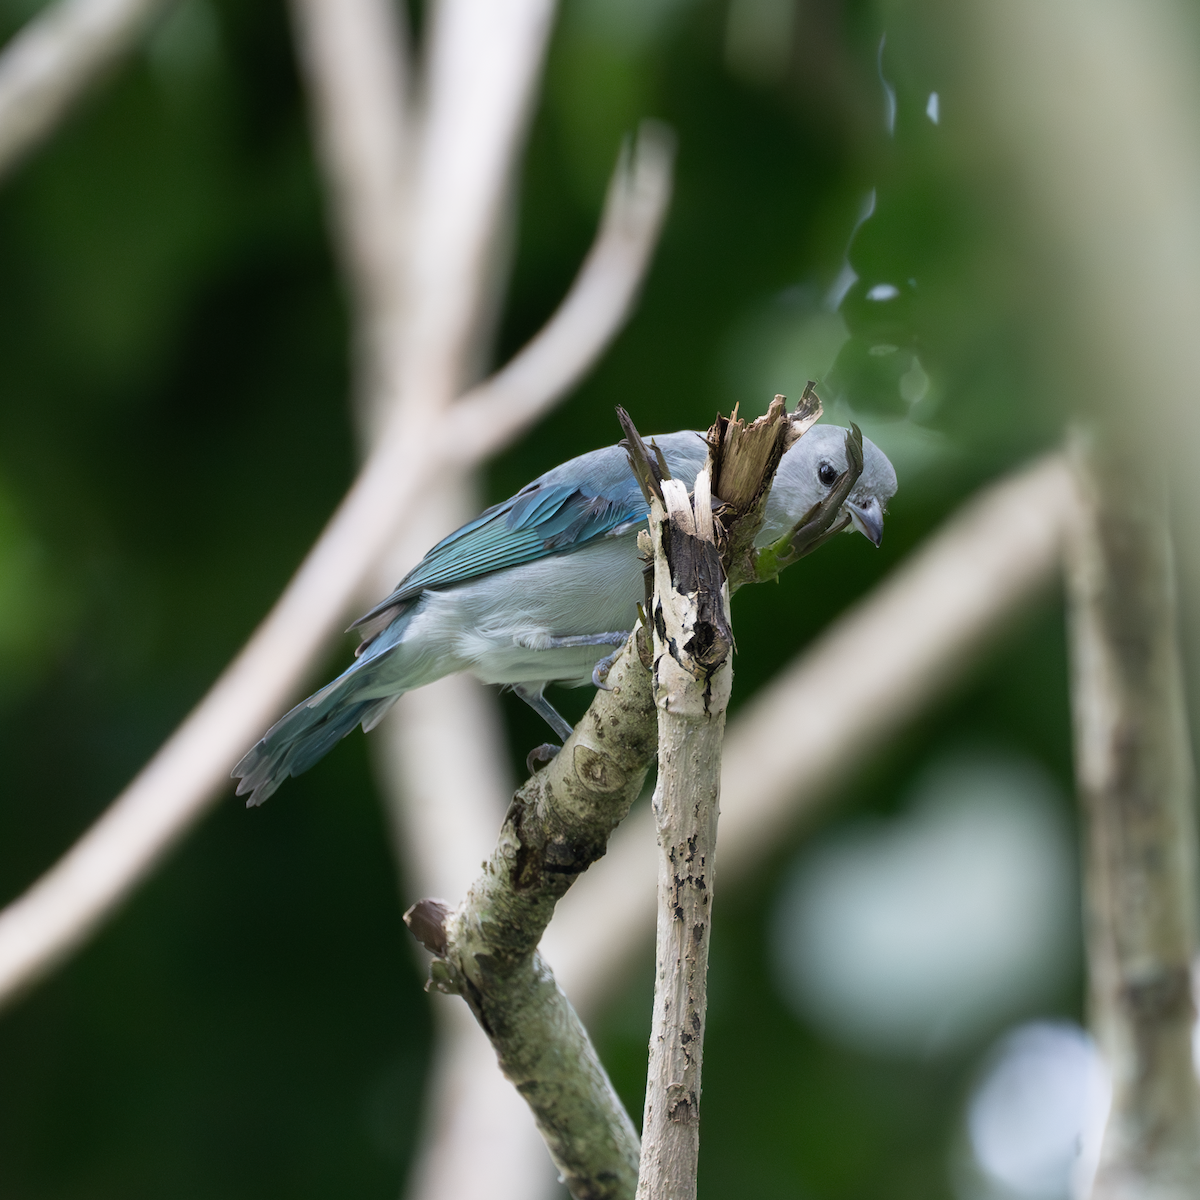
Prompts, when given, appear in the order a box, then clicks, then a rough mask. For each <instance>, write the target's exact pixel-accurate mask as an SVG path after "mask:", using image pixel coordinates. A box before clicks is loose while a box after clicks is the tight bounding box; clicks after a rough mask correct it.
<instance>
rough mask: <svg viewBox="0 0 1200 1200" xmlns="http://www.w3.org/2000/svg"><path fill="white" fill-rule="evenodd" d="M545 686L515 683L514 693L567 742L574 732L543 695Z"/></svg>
mask: <svg viewBox="0 0 1200 1200" xmlns="http://www.w3.org/2000/svg"><path fill="white" fill-rule="evenodd" d="M545 686H546V685H545V684H544V683H542V684H538V685H537V686H534V685H533V684H529V683H514V684H513V691H514V692H516V694H517V695H518V696H520V697H521V699H522V700H524V701H525V703H526V704H528V705H529V707H530V708H532V709H533V711H534V712H535V713H537V715H538V716H539V717H541V718H542V720H543V721H545V722H546V724H547V725H549V726H550V728H551V729H553V730H554V732H555V733H557V734H558V736H559V737H560V738H562V740H563V741H564V742H565V741H566V740H567V738H569V737H570V736H571V734H572V732H573V730H572V728H571V726H570V725H568V724H567V722H566V720H565V719H564V718H563V717H562V716H561V714H560V713H559V712H558V711H557V710H556V709H555V707H554V705H553V704H551V703H550V701H549V700H547V699H546V697H545V696H543V695H542V689H543V688H544V687H545Z"/></svg>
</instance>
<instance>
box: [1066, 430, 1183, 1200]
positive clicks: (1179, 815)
mask: <svg viewBox="0 0 1200 1200" xmlns="http://www.w3.org/2000/svg"><path fill="white" fill-rule="evenodd" d="M1075 450H1076V453H1075V466H1076V472H1077V478H1078V483H1079V489H1080V501H1081V503H1080V506H1079V516H1078V519H1077V521H1076V522H1075V524H1074V529H1073V530H1072V535H1071V537H1070V538H1069V539H1068V543H1067V548H1068V553H1067V563H1068V573H1067V574H1068V584H1069V599H1070V607H1069V615H1070V632H1071V650H1072V659H1073V662H1072V701H1073V708H1074V717H1075V740H1076V774H1077V777H1078V785H1079V791H1080V797H1081V800H1082V803H1083V809H1084V818H1085V822H1086V828H1087V834H1086V845H1085V854H1084V858H1085V870H1086V888H1085V898H1086V912H1087V949H1088V971H1089V977H1090V993H1091V1010H1092V1022H1093V1026H1094V1028H1095V1030H1096V1033H1097V1036H1098V1038H1099V1041H1100V1045H1101V1049H1102V1051H1103V1053H1104V1056H1105V1058H1106V1060H1107V1062H1108V1065H1109V1069H1110V1070H1111V1072H1112V1076H1113V1106H1112V1113H1111V1115H1110V1117H1109V1121H1108V1127H1107V1130H1106V1132H1105V1136H1104V1142H1103V1145H1102V1149H1101V1158H1100V1165H1099V1171H1098V1174H1097V1178H1096V1184H1095V1190H1094V1192H1093V1196H1094V1197H1095V1198H1096V1200H1135V1198H1136V1200H1183V1197H1192V1196H1195V1195H1196V1189H1197V1181H1198V1180H1200V1089H1198V1088H1197V1082H1196V1077H1195V1074H1194V1070H1193V1067H1192V1026H1193V1023H1194V1021H1195V1008H1194V1005H1193V1003H1192V992H1191V977H1190V964H1191V960H1192V956H1193V954H1194V953H1195V949H1196V928H1195V923H1196V908H1197V896H1196V844H1195V843H1196V831H1195V822H1194V817H1193V811H1192V804H1193V794H1192V793H1193V788H1192V774H1191V752H1190V748H1189V744H1188V734H1187V723H1186V720H1185V714H1184V701H1183V687H1182V682H1181V677H1180V663H1179V646H1178V641H1177V637H1176V630H1175V598H1174V579H1173V569H1172V562H1171V547H1170V539H1169V533H1168V528H1167V521H1166V511H1167V507H1166V494H1165V488H1164V487H1163V486H1162V485H1161V483H1160V482H1158V481H1157V480H1155V479H1154V477H1153V476H1152V475H1151V474H1150V473H1149V472H1147V471H1146V470H1145V469H1144V464H1142V463H1141V462H1140V461H1139V460H1138V458H1137V456H1135V455H1133V454H1131V453H1129V452H1127V451H1125V452H1121V451H1118V450H1117V449H1115V448H1114V446H1113V445H1112V444H1106V443H1103V442H1100V443H1093V444H1091V445H1084V444H1083V443H1082V441H1080V442H1078V443H1077V445H1076V447H1075Z"/></svg>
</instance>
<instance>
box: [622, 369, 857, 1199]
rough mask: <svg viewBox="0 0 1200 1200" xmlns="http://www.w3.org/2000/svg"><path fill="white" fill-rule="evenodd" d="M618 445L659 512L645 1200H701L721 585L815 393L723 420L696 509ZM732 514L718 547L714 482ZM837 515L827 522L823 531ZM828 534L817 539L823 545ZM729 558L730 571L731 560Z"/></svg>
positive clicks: (727, 684) (726, 684)
mask: <svg viewBox="0 0 1200 1200" xmlns="http://www.w3.org/2000/svg"><path fill="white" fill-rule="evenodd" d="M617 414H618V416H619V417H620V420H621V424H622V426H623V427H624V429H625V433H626V440H625V442H624V443H623V444H624V445H625V447H626V448H627V450H628V453H629V460H630V465H631V467H632V468H633V473H634V475H635V476H636V477H637V479H638V482H639V483H640V484H641V487H642V491H643V493H644V495H645V497H646V501H647V503H648V504H649V506H650V528H649V531H648V532H647V533H645V534H642V535H640V537H639V541H640V542H642V543H643V544H644V548H645V549H646V551H647V553H648V554H649V556H650V560H651V563H652V569H653V580H654V583H653V595H652V597H651V600H650V620H651V625H652V627H653V633H654V645H653V680H654V706H655V710H656V712H657V716H658V781H657V785H656V787H655V790H654V803H653V805H652V808H653V811H654V819H655V826H656V829H657V833H658V937H657V945H656V949H655V960H656V976H655V984H654V1012H653V1019H652V1021H653V1023H652V1028H651V1033H650V1065H649V1070H648V1074H647V1081H646V1103H645V1116H644V1118H643V1121H642V1132H643V1136H644V1139H645V1140H644V1144H643V1147H642V1159H641V1168H640V1172H639V1175H638V1186H637V1197H638V1200H692V1198H694V1197H695V1195H696V1183H697V1177H696V1171H697V1165H698V1161H699V1153H700V1083H701V1064H702V1062H703V1052H704V1025H705V1015H706V1012H707V1004H708V983H707V980H708V941H709V933H710V930H711V921H712V903H713V896H714V883H715V871H714V868H715V861H716V860H715V853H716V839H717V810H718V799H719V797H720V781H721V757H722V748H723V742H724V735H725V713H726V709H727V707H728V704H729V695H730V691H731V689H732V686H733V664H732V651H733V631H732V629H731V627H730V619H729V584H728V580H727V575H726V572H727V570H728V569H729V561H730V559H731V558H732V559H733V560H734V562H735V563H736V564H737V566H738V567H739V569H741V568H742V567H743V565H744V569H745V571H746V573H747V574H748V576H749V577H750V578H753V577H754V563H753V554H754V552H753V544H754V537H755V535H756V534H757V532H758V530H759V528H760V527H761V525H762V518H763V513H764V511H765V508H766V497H767V493H768V492H769V491H770V487H771V483H772V480H773V479H774V476H775V471H776V468H777V467H778V466H779V461H780V459H781V458H782V457H783V454H784V451H785V450H786V449H787V448H788V446H789V445H790V444H791V443H792V442H794V441H795V440H796V438H798V437H800V436H801V435H802V434H803V432H804V431H805V430H806V429H808V428H809V427H810V426H811V425H812V423H813V421H815V420H816V418H817V416H819V414H820V402H819V401H818V400H816V397H815V396H814V395H812V394H811V387H810V388H809V389H808V390H806V392H805V395H804V400H803V402H802V403H801V405H800V406H799V407H798V408H797V410H796V412H795V413H794V414H793V415H792V416H791V417H790V418H789V416H788V414H787V408H786V406H785V404H784V402H783V397H782V396H777V397H776V398H775V400H774V401H773V402H772V404H771V406H770V408H769V410H768V412H767V414H766V416H764V417H761V418H760V419H759V420H757V421H755V422H753V423H752V424H751V425H749V426H747V425H746V424H745V423H744V422H742V421H739V420H738V419H737V418H736V417H735V418H732V419H730V420H726V419H725V418H723V417H721V416H718V417H717V420H716V423H715V424H714V425H713V427H712V428H711V429H710V430H709V432H708V446H709V456H708V462H707V464H706V465H705V468H704V469H703V470H702V471H701V472H700V473H699V475H697V477H696V483H695V487H694V490H693V494H692V496H691V497H690V498H689V496H688V494H687V489H686V488H685V487H684V485H683V484H682V483H680V482H679V481H678V480H676V479H671V478H670V477H669V476H668V475H667V474H666V466H665V464H664V463H663V461H662V458H661V456H660V455H658V453H657V450H656V451H655V455H654V457H651V454H650V448H648V447H647V446H646V444H645V442H643V440H642V438H641V437H640V436H639V435H638V432H637V429H636V428H634V425H633V422H632V421H631V420H630V419H629V416H628V414H627V413H626V412H625V411H624V410H623V409H618V410H617ZM713 478H716V479H718V480H719V481H720V485H721V488H722V495H723V497H724V501H725V503H724V507H723V508H722V515H721V524H722V529H721V536H720V539H719V541H720V546H719V547H718V537H717V529H716V523H715V521H714V517H713V510H712V491H711V482H710V481H711V480H712V479H713ZM835 517H836V510H832V511H830V512H829V513H828V514H826V517H825V526H824V528H828V527H829V525H830V524H831V523H832V521H833V520H834V519H835ZM823 531H824V530H823V529H822V530H819V531H818V534H819V533H821V532H823ZM723 558H724V561H722V559H723Z"/></svg>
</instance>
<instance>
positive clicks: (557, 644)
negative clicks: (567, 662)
mask: <svg viewBox="0 0 1200 1200" xmlns="http://www.w3.org/2000/svg"><path fill="white" fill-rule="evenodd" d="M628 640H629V630H628V629H626V630H625V632H624V633H622V632H620V631H619V630H618V631H615V632H613V633H581V634H577V635H576V636H574V637H551V638H547V639H546V641H545V642H544V643H543V644H542V648H543V649H545V650H565V649H567V648H569V647H571V646H623V645H625V643H626V642H627V641H628Z"/></svg>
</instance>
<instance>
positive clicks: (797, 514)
mask: <svg viewBox="0 0 1200 1200" xmlns="http://www.w3.org/2000/svg"><path fill="white" fill-rule="evenodd" d="M848 432H849V431H848V430H846V429H843V428H842V427H841V426H840V425H814V426H813V427H812V428H811V429H810V430H809V431H808V432H807V433H806V434H805V435H804V436H803V437H802V438H801V439H800V440H799V441H798V442H797V443H796V444H795V445H794V446H793V447H792V448H791V449H790V450H789V451H788V452H787V453H786V454H785V455H784V456H783V461H782V462H781V463H780V464H779V470H778V471H777V472H776V475H775V483H774V485H773V486H772V488H771V495H770V496H769V497H768V499H767V511H766V516H765V519H764V521H763V527H762V531H761V532H760V534H759V536H758V537H757V538H756V539H755V541H756V542H757V544H758V545H760V546H762V545H767V544H768V543H770V542H773V541H775V539H777V538H779V537H781V536H782V535H783V534H784V533H786V532H787V530H788V529H790V528H791V527H792V526H793V525H795V524H796V522H797V521H799V520H800V518H801V517H803V516H804V515H805V513H807V512H808V510H809V509H810V508H812V506H813V505H814V504H816V503H818V502H819V501H821V500H823V499H824V498H825V496H827V495H828V494H829V490H830V488H832V487H833V485H834V483H835V482H836V481H837V479H838V477H839V476H840V475H841V473H842V472H843V471H844V470H846V435H847V433H848ZM862 445H863V469H862V474H861V475H860V476H859V477H858V482H857V483H856V484H855V485H854V488H853V490H852V491H851V492H850V495H849V496H847V497H846V501H845V503H844V504H843V505H842V510H843V511H844V512H845V513H846V515H847V516H848V517H849V518H850V528H851V529H857V530H858V532H859V533H861V534H862V535H863V536H864V537H867V538H870V540H871V541H872V542H873V543H874V544H875V545H876V546H878V545H879V543H880V542H881V541H883V514H884V513H885V512H886V511H887V506H888V501H889V500H891V498H892V497H893V496H894V495H895V494H896V471H895V469H894V468H893V467H892V464H891V463H890V462H888V458H887V455H886V454H884V452H883V451H882V450H880V449H879V447H878V446H876V445H875V443H874V442H872V441H871V440H870V439H868V438H863V443H862Z"/></svg>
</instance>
